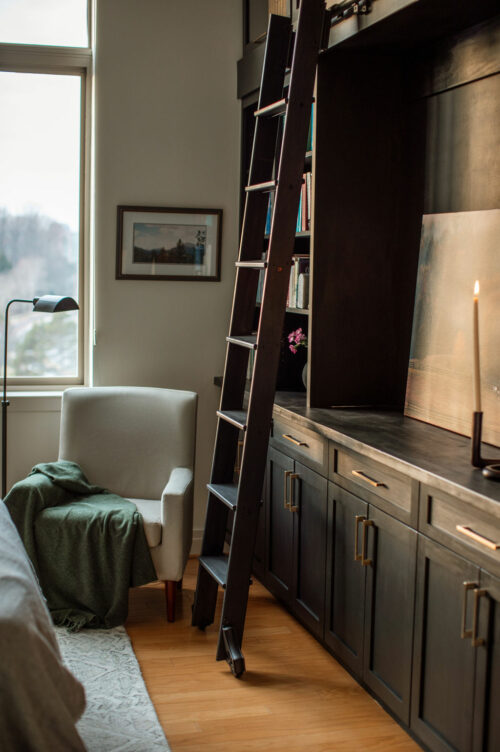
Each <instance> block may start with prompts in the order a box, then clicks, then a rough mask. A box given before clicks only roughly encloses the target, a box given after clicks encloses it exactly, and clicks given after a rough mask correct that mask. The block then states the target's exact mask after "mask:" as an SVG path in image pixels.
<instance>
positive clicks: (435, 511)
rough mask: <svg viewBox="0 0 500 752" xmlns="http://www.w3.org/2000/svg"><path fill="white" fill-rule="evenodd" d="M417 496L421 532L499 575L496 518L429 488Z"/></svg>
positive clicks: (499, 528) (498, 522) (499, 536)
mask: <svg viewBox="0 0 500 752" xmlns="http://www.w3.org/2000/svg"><path fill="white" fill-rule="evenodd" d="M420 493H421V498H420V520H419V529H420V530H421V532H423V533H425V535H427V536H429V538H433V539H434V540H437V541H439V542H440V543H442V544H443V545H445V546H447V547H448V548H451V549H453V550H454V551H457V552H458V553H460V554H462V555H465V556H467V558H468V559H471V560H472V561H474V562H475V563H476V564H478V565H480V566H483V567H485V568H487V569H490V570H491V571H493V572H494V573H500V519H498V518H495V517H493V516H491V515H489V514H487V513H485V512H482V511H481V510H480V509H477V508H475V507H473V506H471V505H470V504H467V503H466V502H464V501H461V500H460V499H457V498H455V497H454V496H450V495H448V494H446V493H443V492H442V491H436V490H435V489H433V488H431V487H429V486H425V485H422V487H421V491H420Z"/></svg>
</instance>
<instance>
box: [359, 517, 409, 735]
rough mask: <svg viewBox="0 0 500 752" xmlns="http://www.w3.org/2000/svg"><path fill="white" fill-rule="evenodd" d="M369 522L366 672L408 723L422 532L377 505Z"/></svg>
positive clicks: (369, 682) (367, 679) (370, 682)
mask: <svg viewBox="0 0 500 752" xmlns="http://www.w3.org/2000/svg"><path fill="white" fill-rule="evenodd" d="M363 528H364V529H363V536H362V538H363V540H364V538H365V536H366V545H365V548H366V551H367V556H366V560H365V562H366V563H365V565H366V602H365V645H364V673H363V678H364V680H365V682H366V684H367V685H368V686H369V687H371V689H373V691H374V692H375V693H376V694H377V695H378V696H379V697H380V698H381V700H383V701H384V702H385V703H386V705H387V706H388V707H389V708H390V709H391V710H392V711H393V712H394V713H395V714H396V715H397V716H398V717H399V718H400V719H401V720H402V721H404V723H406V724H408V723H409V721H410V687H411V663H412V647H413V616H414V605H415V570H416V558H417V533H416V532H415V530H411V529H410V528H409V527H407V526H406V525H404V524H403V523H402V522H399V521H398V520H395V519H394V518H393V517H390V516H389V515H388V514H385V513H384V512H381V511H380V510H378V509H376V508H375V507H373V506H372V505H370V507H369V522H365V523H364V525H363ZM362 544H363V541H362Z"/></svg>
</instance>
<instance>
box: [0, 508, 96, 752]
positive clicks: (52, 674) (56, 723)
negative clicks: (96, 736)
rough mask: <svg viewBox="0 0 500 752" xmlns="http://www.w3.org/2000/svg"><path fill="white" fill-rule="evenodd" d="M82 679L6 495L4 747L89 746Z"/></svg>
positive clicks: (1, 625) (1, 605)
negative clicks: (71, 667)
mask: <svg viewBox="0 0 500 752" xmlns="http://www.w3.org/2000/svg"><path fill="white" fill-rule="evenodd" d="M84 707H85V694H84V690H83V687H82V685H81V684H80V683H79V682H78V681H77V680H76V679H75V678H74V677H73V675H72V674H71V673H70V672H69V671H68V670H67V669H66V668H65V666H64V665H63V663H62V661H61V655H60V652H59V646H58V644H57V640H56V637H55V633H54V629H53V626H52V621H51V619H50V615H49V612H48V610H47V608H46V606H45V603H44V600H43V596H42V594H41V591H40V588H39V586H38V583H37V581H36V577H35V575H34V572H33V569H32V567H31V563H30V561H29V559H28V557H27V555H26V552H25V550H24V546H23V544H22V542H21V539H20V537H19V535H18V533H17V530H16V528H15V526H14V524H13V522H12V520H11V518H10V515H9V513H8V511H7V509H6V507H5V506H4V504H3V502H1V501H0V749H1V750H2V752H20V750H22V751H23V752H84V750H85V747H84V745H83V743H82V741H81V739H80V737H79V735H78V733H77V731H76V728H75V723H76V721H77V720H78V719H79V717H80V716H81V714H82V712H83V710H84Z"/></svg>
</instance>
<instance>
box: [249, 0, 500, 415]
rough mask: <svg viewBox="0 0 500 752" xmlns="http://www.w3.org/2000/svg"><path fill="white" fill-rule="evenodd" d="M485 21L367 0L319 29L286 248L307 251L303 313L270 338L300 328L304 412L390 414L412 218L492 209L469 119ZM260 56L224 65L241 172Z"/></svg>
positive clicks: (484, 130)
mask: <svg viewBox="0 0 500 752" xmlns="http://www.w3.org/2000/svg"><path fill="white" fill-rule="evenodd" d="M329 4H330V3H327V5H329ZM497 14H498V4H497V3H495V2H493V0H481V2H478V3H456V2H453V1H452V0H439V2H438V1H437V0H418V2H415V0H373V3H372V11H371V13H369V14H367V15H366V16H363V17H355V16H354V17H351V18H349V19H347V20H345V21H342V22H341V23H338V24H336V25H334V26H332V28H331V31H330V35H329V39H328V47H327V49H326V50H325V51H324V52H322V53H321V54H320V56H319V64H318V74H317V87H316V94H315V103H314V123H313V128H312V130H311V136H312V143H311V147H312V148H311V150H310V152H311V154H310V155H309V157H308V160H309V162H308V165H306V166H305V167H304V172H305V173H310V175H311V178H310V180H311V187H310V210H311V227H310V230H308V231H306V232H305V234H303V231H302V230H301V231H300V232H298V233H297V236H296V243H297V245H296V248H295V250H296V252H297V253H300V254H301V253H309V254H310V290H309V308H308V309H307V310H308V313H309V315H305V316H304V315H303V314H302V312H300V313H297V308H296V307H295V306H293V305H290V306H289V309H288V312H287V314H286V316H285V325H284V329H283V336H284V337H285V336H286V333H287V331H289V330H290V327H291V326H293V323H295V322H293V323H291V321H290V319H292V321H293V317H300V321H301V322H302V319H305V324H304V326H305V329H306V332H307V336H308V341H309V346H308V361H309V365H308V367H309V377H308V386H307V400H308V404H309V405H310V406H314V407H331V406H334V405H380V406H390V407H395V408H397V409H400V410H402V408H403V404H404V397H405V389H406V379H407V372H408V361H409V351H410V341H411V332H412V320H413V309H414V296H415V286H416V277H417V265H418V255H419V247H420V234H421V226H422V216H423V214H424V213H435V212H454V211H471V210H482V209H492V208H498V202H499V198H498V193H499V189H498V177H497V176H492V175H491V165H492V164H493V162H494V159H493V162H492V159H491V155H492V154H493V153H494V151H493V145H492V138H493V136H492V133H493V131H492V128H491V122H493V121H492V119H491V117H489V118H482V119H481V118H479V119H477V118H476V116H475V114H474V113H475V108H476V103H477V101H478V97H479V96H480V97H481V101H484V102H487V103H490V104H489V105H488V107H489V109H488V112H492V105H491V103H492V102H495V101H497V97H498V94H497V90H496V88H495V87H496V82H497V80H498V76H495V75H494V74H497V73H498V71H497V69H496V68H495V65H497V60H496V56H495V53H494V51H495V49H498V31H497V28H498V21H497V20H496V19H495V17H496V15H497ZM262 58H263V45H260V46H258V47H256V48H253V49H249V50H248V51H247V53H246V54H245V57H244V59H243V60H241V61H240V62H239V64H238V92H239V96H240V97H241V99H242V105H243V139H242V166H244V165H245V164H247V165H248V163H249V149H250V148H251V135H252V125H253V124H252V123H251V121H253V120H254V117H253V110H254V109H255V103H256V101H257V89H258V86H259V81H260V69H261V64H262ZM497 106H498V105H497ZM471 118H473V122H474V124H475V126H474V127H475V132H474V134H472V133H470V132H469V131H470V127H471V122H472V121H471ZM493 130H494V131H495V132H496V133H497V132H498V129H496V130H495V129H493ZM495 138H497V136H495ZM493 140H494V139H493ZM463 143H467V144H468V147H467V148H461V145H462V144H463ZM447 145H449V149H453V151H449V150H448V146H447ZM488 154H489V155H490V158H488V156H487V155H488ZM488 159H489V161H488ZM242 176H243V179H245V170H244V169H243V170H242ZM298 325H300V324H298Z"/></svg>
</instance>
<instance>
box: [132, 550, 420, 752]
mask: <svg viewBox="0 0 500 752" xmlns="http://www.w3.org/2000/svg"><path fill="white" fill-rule="evenodd" d="M196 573H197V562H196V561H195V560H190V561H189V562H188V567H187V570H186V575H185V577H184V583H183V591H182V597H181V598H179V602H178V614H177V620H176V621H175V622H174V623H173V624H172V623H167V622H166V620H165V601H164V590H163V586H162V585H161V584H153V585H149V586H147V587H143V588H137V589H134V590H132V591H131V594H130V605H129V618H128V621H127V624H126V628H127V631H128V633H129V635H130V638H131V640H132V644H133V647H134V650H135V653H136V656H137V659H138V661H139V664H140V666H141V670H142V673H143V676H144V680H145V682H146V686H147V688H148V691H149V694H150V696H151V699H152V701H153V703H154V705H155V708H156V712H157V714H158V718H159V720H160V723H161V724H162V726H163V728H164V730H165V734H166V736H167V739H168V740H169V743H170V746H171V749H172V752H200V749H203V752H234V750H236V749H237V750H238V752H254V751H256V750H259V752H262V751H263V750H264V752H298V750H301V752H302V751H303V750H308V752H333V751H334V752H354V751H355V750H356V752H357V751H358V750H363V752H387V751H388V750H390V751H391V752H417V751H418V750H419V747H418V745H417V744H416V743H415V742H414V741H412V739H410V737H409V736H408V735H407V734H406V733H405V732H404V731H403V730H402V729H401V728H400V727H399V726H398V724H397V723H396V722H395V721H394V720H392V718H391V717H390V716H389V715H388V714H387V713H386V712H385V711H384V710H383V709H382V708H381V707H380V706H379V705H378V704H377V703H376V702H375V700H374V699H373V698H372V697H371V696H370V695H369V694H368V693H367V692H365V691H364V690H363V689H362V688H361V687H360V686H359V684H358V683H357V682H356V681H355V680H354V679H353V678H352V677H351V676H350V674H349V673H348V672H347V671H346V670H345V669H344V668H343V667H342V666H340V665H339V664H338V663H337V662H336V661H335V659H334V658H333V657H332V656H331V655H329V653H328V652H326V651H325V650H324V649H323V648H322V647H321V645H319V643H318V642H317V641H316V640H315V639H314V638H313V637H312V636H311V635H310V634H309V633H308V632H307V631H306V630H305V629H303V628H302V626H301V625H300V624H299V623H298V622H297V621H296V620H295V619H294V618H293V617H292V616H290V614H288V613H287V611H286V610H285V609H284V608H282V607H281V606H280V604H279V603H277V601H276V600H275V599H274V598H273V597H272V596H271V595H270V593H268V592H267V591H266V590H265V588H263V587H262V586H261V585H260V583H258V582H255V583H254V585H253V586H252V587H251V589H250V598H249V602H248V611H247V620H246V626H245V639H244V643H243V653H244V655H245V660H246V665H247V671H246V672H245V673H244V675H243V677H242V678H241V679H235V678H234V677H233V676H232V674H231V673H230V671H229V668H228V666H227V664H226V663H225V662H224V661H221V662H217V661H215V649H216V645H217V637H218V629H217V626H216V625H217V623H218V615H219V612H220V605H221V604H220V600H221V597H220V598H219V604H218V610H217V614H216V622H215V624H214V625H211V626H210V627H208V628H207V629H206V630H205V631H204V632H202V631H200V630H198V629H195V628H193V627H191V625H190V623H191V605H192V603H193V598H194V590H195V587H196Z"/></svg>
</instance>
